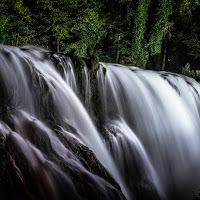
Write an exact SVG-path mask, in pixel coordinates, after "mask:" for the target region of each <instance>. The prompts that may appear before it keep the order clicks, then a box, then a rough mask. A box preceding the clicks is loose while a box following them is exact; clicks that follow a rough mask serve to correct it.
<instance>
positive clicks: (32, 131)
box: [0, 45, 200, 200]
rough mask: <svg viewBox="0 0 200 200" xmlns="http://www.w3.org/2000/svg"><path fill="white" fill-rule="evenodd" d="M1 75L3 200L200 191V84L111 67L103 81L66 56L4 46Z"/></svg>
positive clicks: (139, 198) (130, 199) (103, 70)
mask: <svg viewBox="0 0 200 200" xmlns="http://www.w3.org/2000/svg"><path fill="white" fill-rule="evenodd" d="M0 69H1V70H0V196H1V198H2V199H3V200H4V199H24V200H25V199H34V200H35V199H48V200H49V199H50V200H54V199H58V200H62V199H66V198H67V199H75V200H76V199H87V200H90V199H91V200H93V199H97V200H101V199H105V200H113V199H116V200H121V199H122V200H125V199H127V200H147V199H148V200H159V199H160V200H177V199H182V200H188V199H192V198H193V192H196V191H198V190H199V189H200V172H199V167H200V159H199V155H200V145H199V144H200V135H199V130H200V123H199V122H200V121H199V114H200V85H199V83H197V82H196V81H195V80H193V79H191V78H188V77H185V76H181V75H178V74H173V73H167V72H154V71H148V70H142V69H140V68H137V67H127V66H123V65H115V64H109V63H100V64H99V69H98V70H97V71H96V80H94V76H95V72H94V71H92V69H91V70H88V68H87V66H86V65H84V66H83V67H81V66H77V65H74V61H73V60H72V59H71V58H70V57H69V56H67V55H65V54H64V53H55V52H50V51H47V50H44V49H42V48H39V47H21V48H18V47H11V46H4V45H1V46H0ZM78 73H79V74H78ZM80 77H81V78H80ZM88 113H89V114H90V115H89V114H88ZM95 122H98V123H95Z"/></svg>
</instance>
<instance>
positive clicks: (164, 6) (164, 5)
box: [146, 0, 173, 55]
mask: <svg viewBox="0 0 200 200" xmlns="http://www.w3.org/2000/svg"><path fill="white" fill-rule="evenodd" d="M172 9H173V4H172V0H160V2H159V6H158V8H157V13H156V22H155V24H154V25H153V28H152V30H151V33H150V34H151V36H150V40H149V43H148V44H147V46H146V47H149V50H150V55H155V54H157V53H161V45H162V40H163V36H164V31H166V30H169V28H170V27H171V26H172V25H173V23H172V22H169V16H170V15H172Z"/></svg>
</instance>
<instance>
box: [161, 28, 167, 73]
mask: <svg viewBox="0 0 200 200" xmlns="http://www.w3.org/2000/svg"><path fill="white" fill-rule="evenodd" d="M163 35H164V36H163V40H164V52H163V60H162V68H161V70H162V71H164V70H165V60H166V55H167V37H166V36H167V29H165V30H164V33H163Z"/></svg>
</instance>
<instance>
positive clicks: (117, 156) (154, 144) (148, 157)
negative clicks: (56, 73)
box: [97, 63, 200, 199]
mask: <svg viewBox="0 0 200 200" xmlns="http://www.w3.org/2000/svg"><path fill="white" fill-rule="evenodd" d="M103 68H105V70H106V72H105V77H104V75H103V74H102V73H103ZM97 77H98V82H99V84H100V86H99V87H101V88H102V89H103V90H101V91H100V92H101V96H102V104H103V108H104V115H105V129H106V130H107V129H108V130H110V129H111V130H112V129H113V126H114V129H115V130H114V131H113V130H112V132H114V133H115V134H112V138H111V139H110V136H109V139H108V141H109V142H107V143H108V148H109V146H110V143H112V145H111V146H112V149H111V153H112V155H113V157H114V160H115V162H116V163H117V165H120V170H121V173H122V174H123V176H127V178H128V179H129V178H131V179H132V177H131V176H130V177H128V175H126V174H132V173H133V172H132V168H128V167H127V165H130V166H132V165H131V162H132V161H131V160H132V159H133V160H134V161H136V160H138V157H139V159H141V160H142V161H140V162H139V163H140V164H141V163H142V162H144V163H145V165H144V164H142V167H140V169H139V171H141V172H142V175H141V176H142V178H145V176H146V175H147V174H148V175H149V178H150V181H151V182H152V183H153V185H154V187H155V188H156V189H157V190H158V193H159V194H160V195H161V196H163V195H164V196H165V198H167V199H191V198H192V191H193V189H194V188H195V187H196V186H198V185H199V180H200V176H199V175H200V173H199V166H200V160H199V153H200V146H199V142H200V136H199V128H200V127H199V126H200V123H199V100H200V99H199V94H200V93H199V92H200V85H199V84H198V83H197V82H196V81H194V80H192V79H189V78H187V77H182V76H180V75H177V74H170V73H157V72H153V71H147V70H141V69H139V68H136V67H125V66H121V65H112V64H106V63H101V66H100V69H99V71H98V73H97ZM102 77H104V78H102ZM102 86H103V87H102ZM127 130H128V131H127ZM109 132H110V131H109ZM113 137H114V140H115V144H113ZM127 137H128V138H129V139H126V140H127V141H126V142H125V141H124V140H125V138H127ZM122 139H123V141H122ZM131 141H135V142H134V143H133V144H132V145H131V148H130V142H131ZM122 142H123V145H122ZM119 152H120V153H119ZM123 152H125V153H124V154H125V155H122V153H123ZM135 154H137V155H135ZM124 157H125V158H124ZM121 159H126V160H125V161H123V162H122V161H121ZM127 160H128V161H127ZM118 162H119V163H118ZM121 163H124V164H123V166H121ZM127 163H128V164H127ZM137 164H138V163H137ZM137 164H134V165H137ZM138 168H139V167H138ZM141 172H140V173H141ZM137 174H139V173H137ZM128 181H129V182H131V180H128ZM147 183H148V182H147V181H146V184H147ZM130 187H131V183H130ZM183 189H184V190H183ZM163 198H164V197H163Z"/></svg>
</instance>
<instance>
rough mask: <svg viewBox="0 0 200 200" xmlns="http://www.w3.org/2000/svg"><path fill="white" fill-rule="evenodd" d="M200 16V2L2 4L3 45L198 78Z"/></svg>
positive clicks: (4, 0)
mask: <svg viewBox="0 0 200 200" xmlns="http://www.w3.org/2000/svg"><path fill="white" fill-rule="evenodd" d="M199 12H200V1H199V0H177V1H172V0H113V1H108V0H101V1H95V0H53V1H52V0H15V1H14V0H1V3H0V43H2V44H9V45H16V46H21V45H26V44H31V45H39V46H42V47H44V48H47V49H50V50H53V51H62V52H66V53H69V52H72V51H73V52H76V55H78V56H87V57H90V58H95V59H97V60H101V61H105V62H117V63H122V64H128V65H137V66H140V67H143V68H148V69H157V70H161V69H162V70H169V71H174V72H179V73H180V72H183V73H186V74H192V73H193V76H195V75H196V73H198V71H197V70H198V69H200V67H199V63H200V20H199ZM192 69H193V70H195V71H193V72H192V71H191V70H192Z"/></svg>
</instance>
